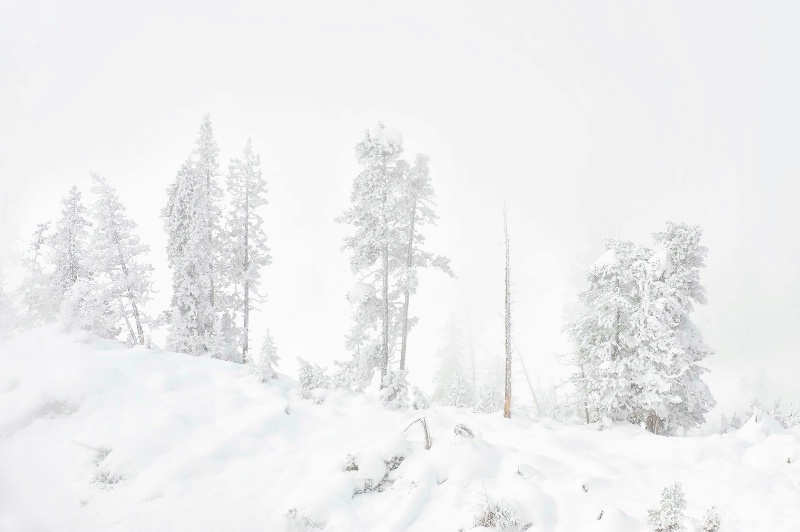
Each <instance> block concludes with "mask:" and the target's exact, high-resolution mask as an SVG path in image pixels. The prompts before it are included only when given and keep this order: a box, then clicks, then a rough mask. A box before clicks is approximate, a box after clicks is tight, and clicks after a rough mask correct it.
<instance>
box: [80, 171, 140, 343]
mask: <svg viewBox="0 0 800 532" xmlns="http://www.w3.org/2000/svg"><path fill="white" fill-rule="evenodd" d="M92 180H93V182H94V186H93V188H92V191H93V192H94V193H95V194H96V195H97V197H98V199H97V202H96V203H95V204H94V206H93V209H92V217H93V219H94V232H93V234H92V246H91V253H90V254H89V256H90V258H91V260H92V269H93V271H94V272H95V273H96V276H97V277H96V279H95V282H96V283H97V284H98V285H100V287H101V289H102V292H103V293H104V300H105V302H106V304H107V306H108V311H107V313H106V319H107V320H108V322H107V328H108V329H109V330H114V329H116V328H119V327H120V325H121V324H124V325H125V330H126V331H127V334H128V338H129V341H130V342H131V343H136V344H140V345H145V344H146V343H147V340H146V337H145V332H144V326H145V325H148V324H150V323H151V321H150V319H149V318H148V316H147V315H146V314H145V313H144V312H143V306H144V305H145V304H146V303H147V301H148V300H149V299H150V296H151V294H152V293H153V283H152V281H151V279H150V276H151V273H152V271H153V267H152V266H151V265H150V264H149V263H146V262H143V260H142V255H144V254H145V253H148V252H149V251H150V248H149V247H148V246H147V245H146V244H142V243H141V241H140V240H139V237H138V236H136V235H135V234H133V231H134V229H136V223H135V222H133V221H132V220H131V219H130V218H128V216H127V214H126V213H125V206H124V205H123V204H122V202H121V201H120V199H119V196H117V192H116V190H115V189H114V187H112V186H111V185H109V184H108V182H107V181H106V180H105V179H103V178H102V177H100V176H98V175H96V174H92Z"/></svg>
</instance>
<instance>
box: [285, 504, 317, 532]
mask: <svg viewBox="0 0 800 532" xmlns="http://www.w3.org/2000/svg"><path fill="white" fill-rule="evenodd" d="M283 530H284V531H285V532H312V531H314V530H322V527H320V526H319V525H317V524H316V523H315V522H314V521H312V520H311V519H309V518H308V517H307V516H306V515H304V514H303V513H302V512H300V511H298V510H297V508H290V509H289V510H288V511H287V512H286V513H285V514H283Z"/></svg>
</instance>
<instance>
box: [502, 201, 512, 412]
mask: <svg viewBox="0 0 800 532" xmlns="http://www.w3.org/2000/svg"><path fill="white" fill-rule="evenodd" d="M503 235H504V236H505V241H506V319H505V328H506V374H505V402H504V406H503V417H507V418H510V417H511V269H510V266H509V244H508V216H507V215H506V206H505V203H503Z"/></svg>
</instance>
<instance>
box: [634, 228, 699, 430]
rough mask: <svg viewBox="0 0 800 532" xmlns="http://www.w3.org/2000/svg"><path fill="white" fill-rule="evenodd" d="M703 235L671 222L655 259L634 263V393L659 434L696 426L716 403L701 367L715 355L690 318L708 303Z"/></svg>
mask: <svg viewBox="0 0 800 532" xmlns="http://www.w3.org/2000/svg"><path fill="white" fill-rule="evenodd" d="M701 235H702V231H701V230H700V228H699V227H697V226H694V227H691V226H688V225H686V224H674V223H671V222H670V223H667V228H666V230H665V231H662V232H657V233H655V234H654V235H653V236H654V238H655V241H656V245H655V249H654V251H653V253H652V255H651V257H650V259H649V260H648V261H647V262H646V263H645V262H644V261H639V262H637V263H636V264H634V271H635V272H638V276H637V277H638V280H639V289H640V290H641V303H640V305H639V306H638V307H637V308H636V309H635V311H634V313H633V315H632V316H631V320H632V322H633V324H634V327H635V329H636V333H637V335H636V339H637V352H636V354H637V356H636V357H635V359H634V360H635V362H636V363H635V364H633V365H632V368H633V370H634V375H635V379H634V382H633V389H634V391H635V394H636V397H637V402H638V406H639V409H640V412H639V415H640V416H641V418H642V419H641V421H644V422H645V423H646V426H647V429H648V430H650V431H651V432H654V433H657V434H660V433H665V434H672V433H674V432H675V430H676V429H678V428H691V427H696V426H698V425H700V424H701V423H703V422H704V421H705V414H706V413H707V412H708V411H709V410H711V408H713V407H714V405H715V401H714V399H713V397H712V396H711V392H710V391H709V389H708V386H707V385H706V383H705V382H703V381H702V379H701V376H702V374H703V373H704V372H705V371H706V370H705V369H704V368H703V367H702V366H700V363H701V362H702V361H703V359H704V358H705V357H707V356H708V355H711V354H712V353H713V351H712V350H711V349H710V348H709V347H708V346H706V345H705V343H704V342H703V337H702V335H701V333H700V330H699V329H698V328H697V327H696V326H695V325H694V324H693V323H692V321H691V319H690V318H689V314H690V313H691V312H692V310H693V304H694V303H701V304H703V303H705V302H706V298H705V289H704V288H703V287H702V285H701V284H700V268H702V267H703V266H704V260H705V257H706V255H707V253H708V250H707V249H706V248H705V247H704V246H702V245H700V237H701Z"/></svg>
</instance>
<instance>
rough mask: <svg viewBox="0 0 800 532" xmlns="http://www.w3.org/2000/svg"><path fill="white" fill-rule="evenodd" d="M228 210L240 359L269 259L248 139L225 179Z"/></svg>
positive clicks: (263, 190) (262, 189)
mask: <svg viewBox="0 0 800 532" xmlns="http://www.w3.org/2000/svg"><path fill="white" fill-rule="evenodd" d="M226 184H227V190H228V195H229V196H230V199H231V211H230V213H229V214H228V219H227V225H226V231H225V235H226V242H225V249H226V251H227V252H228V256H229V260H230V264H229V268H228V277H229V279H230V282H231V283H232V285H233V289H234V291H233V293H232V294H231V303H232V309H231V310H232V313H233V315H234V316H237V315H239V314H241V316H242V326H241V338H240V340H239V341H238V343H237V345H238V348H239V349H241V361H242V363H246V362H247V361H248V359H249V354H248V352H249V344H250V339H249V335H250V311H251V310H252V309H253V302H254V301H256V302H257V301H259V300H260V299H261V297H260V294H259V293H258V291H257V289H258V285H259V283H260V281H261V272H260V269H261V268H262V267H263V266H266V265H268V264H269V263H270V262H271V257H270V256H269V248H268V247H267V235H266V233H265V232H264V227H263V225H264V220H263V218H262V217H261V214H259V212H258V209H259V208H260V207H262V206H264V205H266V204H267V200H266V194H267V182H266V180H265V179H264V177H263V176H262V175H261V158H260V157H259V156H258V155H256V154H255V153H253V146H252V142H251V141H250V139H248V140H247V145H246V146H245V148H244V154H243V157H242V158H241V159H234V160H232V161H231V163H230V167H229V171H228V177H227V180H226Z"/></svg>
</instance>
